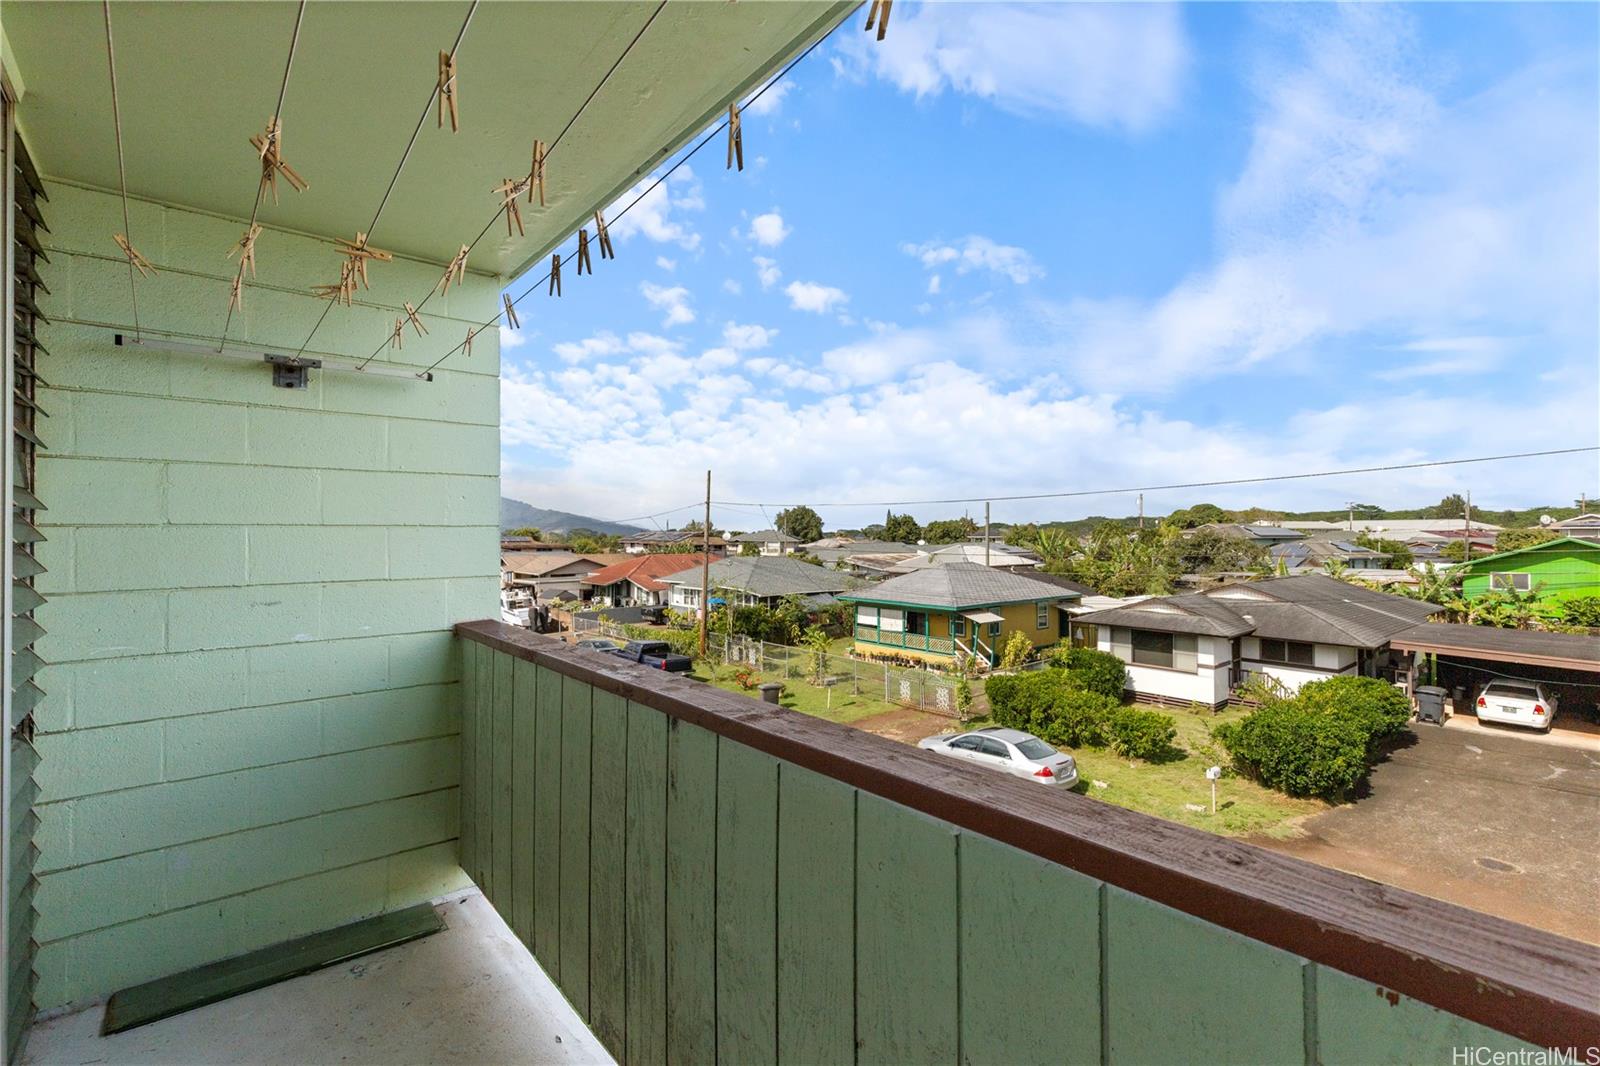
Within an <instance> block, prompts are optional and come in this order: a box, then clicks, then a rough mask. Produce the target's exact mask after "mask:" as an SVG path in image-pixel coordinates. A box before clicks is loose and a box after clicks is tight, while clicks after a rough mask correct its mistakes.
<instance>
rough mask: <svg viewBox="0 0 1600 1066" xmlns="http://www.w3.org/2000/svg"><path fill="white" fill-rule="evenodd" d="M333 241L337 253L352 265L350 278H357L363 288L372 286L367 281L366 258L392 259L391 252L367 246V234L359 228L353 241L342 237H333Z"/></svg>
mask: <svg viewBox="0 0 1600 1066" xmlns="http://www.w3.org/2000/svg"><path fill="white" fill-rule="evenodd" d="M333 243H334V246H335V247H336V248H338V249H339V253H340V254H341V255H343V256H345V257H346V258H347V260H348V261H349V262H350V264H351V265H352V266H353V267H354V271H353V277H352V280H355V279H357V278H359V279H360V281H361V287H362V288H363V289H370V288H372V285H371V284H370V283H369V282H368V281H367V260H369V259H376V260H378V261H379V262H383V263H388V262H392V261H393V260H394V253H393V252H386V251H384V250H383V249H381V248H369V247H367V235H366V234H365V233H362V232H361V231H360V230H357V231H356V239H355V240H353V241H347V240H345V239H344V238H343V237H335V238H334V239H333Z"/></svg>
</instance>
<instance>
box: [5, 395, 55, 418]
mask: <svg viewBox="0 0 1600 1066" xmlns="http://www.w3.org/2000/svg"><path fill="white" fill-rule="evenodd" d="M11 398H12V399H13V400H15V401H16V402H17V403H20V404H21V405H22V406H24V407H26V408H27V409H28V410H30V411H32V412H33V413H34V414H36V415H38V416H39V417H40V418H49V417H50V412H49V411H46V410H45V409H44V408H43V407H40V406H39V405H38V404H36V403H34V402H33V401H32V400H30V399H29V398H28V397H26V396H24V395H23V394H22V393H20V392H12V394H11Z"/></svg>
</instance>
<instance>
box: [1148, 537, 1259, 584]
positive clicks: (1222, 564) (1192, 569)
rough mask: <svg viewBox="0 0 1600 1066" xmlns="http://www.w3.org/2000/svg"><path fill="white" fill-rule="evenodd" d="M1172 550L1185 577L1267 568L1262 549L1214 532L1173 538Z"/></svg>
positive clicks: (1257, 544) (1247, 538) (1254, 542)
mask: <svg viewBox="0 0 1600 1066" xmlns="http://www.w3.org/2000/svg"><path fill="white" fill-rule="evenodd" d="M1172 548H1173V554H1174V556H1175V557H1176V559H1177V563H1178V567H1179V568H1180V569H1181V570H1182V571H1183V572H1184V573H1186V574H1217V573H1226V572H1230V571H1242V570H1251V571H1265V570H1266V568H1267V566H1268V561H1267V549H1266V548H1265V547H1264V546H1263V545H1261V544H1260V543H1258V542H1256V541H1254V540H1252V539H1250V538H1249V537H1237V536H1234V535H1232V534H1230V533H1223V532H1220V531H1219V530H1215V529H1197V530H1194V531H1193V532H1192V533H1190V534H1189V535H1188V536H1179V537H1175V538H1173V544H1172Z"/></svg>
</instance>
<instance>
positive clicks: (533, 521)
mask: <svg viewBox="0 0 1600 1066" xmlns="http://www.w3.org/2000/svg"><path fill="white" fill-rule="evenodd" d="M523 526H532V527H533V528H535V529H537V530H539V531H540V532H541V533H562V534H565V533H570V532H572V531H573V530H574V529H587V530H589V531H591V532H594V533H614V534H617V535H618V536H624V535H626V534H629V533H637V532H638V531H639V528H640V527H638V526H628V525H621V524H618V523H616V522H607V521H604V520H603V519H599V518H591V517H590V516H589V515H581V514H573V513H572V512H571V511H556V510H552V509H550V508H548V507H535V506H533V505H532V504H530V503H524V502H523V501H521V500H513V499H511V498H510V497H509V496H502V497H500V529H501V530H502V531H504V530H507V529H520V528H522V527H523Z"/></svg>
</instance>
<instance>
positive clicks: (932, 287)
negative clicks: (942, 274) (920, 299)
mask: <svg viewBox="0 0 1600 1066" xmlns="http://www.w3.org/2000/svg"><path fill="white" fill-rule="evenodd" d="M942 284H943V282H942V281H941V280H940V278H939V275H937V274H935V275H933V277H931V278H929V279H928V295H929V296H936V295H938V292H939V288H940V286H941V285H942Z"/></svg>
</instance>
